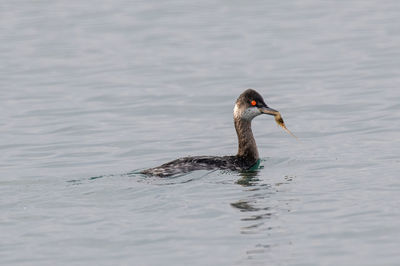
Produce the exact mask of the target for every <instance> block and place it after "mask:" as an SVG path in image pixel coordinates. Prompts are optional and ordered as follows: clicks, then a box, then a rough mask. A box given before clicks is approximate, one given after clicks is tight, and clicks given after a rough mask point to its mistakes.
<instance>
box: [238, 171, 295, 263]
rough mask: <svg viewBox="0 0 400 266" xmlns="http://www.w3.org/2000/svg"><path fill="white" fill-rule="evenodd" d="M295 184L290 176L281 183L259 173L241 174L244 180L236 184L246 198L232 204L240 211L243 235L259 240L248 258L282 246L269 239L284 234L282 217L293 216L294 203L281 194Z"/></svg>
mask: <svg viewBox="0 0 400 266" xmlns="http://www.w3.org/2000/svg"><path fill="white" fill-rule="evenodd" d="M272 180H273V181H274V182H271V181H272ZM292 180H293V177H289V176H285V177H280V178H278V180H277V178H272V177H264V176H260V172H257V171H256V172H244V173H241V174H240V179H239V180H237V181H236V183H237V184H238V185H240V186H242V187H243V191H244V192H245V193H244V196H243V198H241V199H239V200H237V201H235V202H232V203H231V206H232V207H233V208H235V209H237V210H239V211H240V220H241V221H242V223H243V225H242V226H241V228H240V233H241V234H243V235H253V236H254V237H255V238H256V239H258V240H257V242H256V243H254V245H253V248H251V249H249V250H247V251H246V254H247V256H248V258H254V255H255V254H259V253H264V252H266V251H267V250H269V249H270V248H271V247H272V246H276V245H279V244H278V243H274V241H273V240H271V239H270V237H269V236H271V235H273V234H275V233H279V232H280V231H281V229H282V225H281V224H280V222H279V217H280V216H281V214H282V213H284V212H290V201H291V200H293V199H288V198H287V197H286V196H285V195H284V194H283V196H282V194H281V193H284V192H285V191H286V188H285V185H289V184H290V182H291V181H292ZM266 182H270V183H266ZM260 239H262V240H261V241H260ZM260 242H261V243H260Z"/></svg>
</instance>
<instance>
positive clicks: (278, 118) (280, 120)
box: [275, 112, 298, 139]
mask: <svg viewBox="0 0 400 266" xmlns="http://www.w3.org/2000/svg"><path fill="white" fill-rule="evenodd" d="M275 122H276V123H277V124H278V126H280V127H281V128H283V129H284V130H285V131H286V132H287V133H289V134H290V135H292V136H293V137H295V138H296V139H298V138H297V137H296V136H295V135H294V134H293V133H292V132H290V130H289V129H287V127H286V126H285V122H283V118H282V116H281V113H279V112H277V113H276V114H275Z"/></svg>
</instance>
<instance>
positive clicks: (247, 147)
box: [141, 89, 278, 177]
mask: <svg viewBox="0 0 400 266" xmlns="http://www.w3.org/2000/svg"><path fill="white" fill-rule="evenodd" d="M277 113H278V111H276V110H274V109H271V108H269V107H268V106H267V105H266V103H265V102H264V99H263V98H262V97H261V95H260V94H259V93H258V92H256V91H255V90H252V89H248V90H246V91H244V92H243V93H242V94H241V95H240V96H239V98H238V99H237V100H236V104H235V108H234V112H233V118H234V124H235V129H236V133H237V136H238V144H239V147H238V153H237V154H236V155H234V156H194V157H184V158H180V159H177V160H174V161H171V162H168V163H165V164H163V165H161V166H158V167H154V168H150V169H147V170H144V171H142V172H141V173H142V174H146V175H155V176H161V177H165V176H171V175H175V174H181V173H187V172H190V171H194V170H213V169H223V170H232V171H240V170H249V169H250V168H251V167H252V166H254V165H256V164H257V162H258V160H259V156H258V150H257V145H256V141H255V139H254V136H253V132H252V131H251V121H252V120H253V118H254V117H256V116H258V115H260V114H269V115H276V114H277Z"/></svg>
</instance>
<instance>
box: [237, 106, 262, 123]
mask: <svg viewBox="0 0 400 266" xmlns="http://www.w3.org/2000/svg"><path fill="white" fill-rule="evenodd" d="M260 114H261V112H260V110H258V108H257V107H249V108H247V109H245V110H244V111H243V110H240V108H239V107H238V106H237V105H235V108H234V109H233V116H234V117H235V118H240V119H243V120H252V119H253V118H254V117H256V116H258V115H260Z"/></svg>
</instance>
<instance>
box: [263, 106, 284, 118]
mask: <svg viewBox="0 0 400 266" xmlns="http://www.w3.org/2000/svg"><path fill="white" fill-rule="evenodd" d="M258 110H260V112H261V113H263V114H267V115H274V116H275V115H277V114H279V112H278V111H277V110H274V109H272V108H269V107H268V106H265V107H260V108H258Z"/></svg>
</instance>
